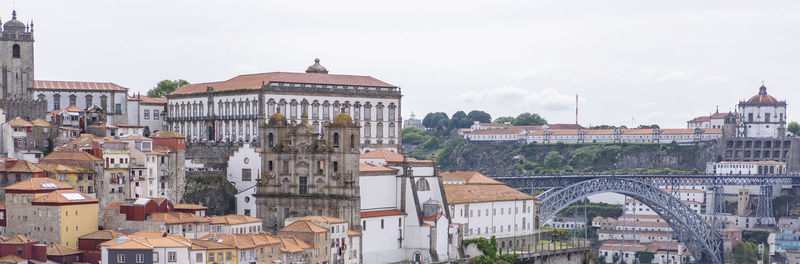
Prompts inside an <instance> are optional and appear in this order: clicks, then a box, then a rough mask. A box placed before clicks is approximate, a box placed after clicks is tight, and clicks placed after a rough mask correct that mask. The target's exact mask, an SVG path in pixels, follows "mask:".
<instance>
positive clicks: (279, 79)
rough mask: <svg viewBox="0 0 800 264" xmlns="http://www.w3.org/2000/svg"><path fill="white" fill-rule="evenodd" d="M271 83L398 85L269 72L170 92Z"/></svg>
mask: <svg viewBox="0 0 800 264" xmlns="http://www.w3.org/2000/svg"><path fill="white" fill-rule="evenodd" d="M269 83H303V84H324V85H346V86H367V87H386V88H395V87H397V86H394V85H391V84H388V83H385V82H383V81H380V80H378V79H375V78H373V77H370V76H359V75H341V74H320V73H294V72H267V73H256V74H245V75H239V76H236V77H233V78H231V79H229V80H227V81H220V82H208V83H195V84H187V85H184V86H181V87H180V88H178V89H176V90H175V91H174V92H172V93H170V95H178V94H193V93H205V92H206V87H208V86H211V87H213V88H214V91H233V90H253V89H260V88H261V85H262V84H269Z"/></svg>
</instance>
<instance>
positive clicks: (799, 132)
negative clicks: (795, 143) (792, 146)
mask: <svg viewBox="0 0 800 264" xmlns="http://www.w3.org/2000/svg"><path fill="white" fill-rule="evenodd" d="M786 130H788V131H789V132H791V133H792V134H793V135H795V136H800V124H798V123H797V121H792V122H789V126H787V127H786Z"/></svg>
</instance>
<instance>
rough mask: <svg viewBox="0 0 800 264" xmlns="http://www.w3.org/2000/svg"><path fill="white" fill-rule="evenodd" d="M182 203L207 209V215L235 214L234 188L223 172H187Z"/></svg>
mask: <svg viewBox="0 0 800 264" xmlns="http://www.w3.org/2000/svg"><path fill="white" fill-rule="evenodd" d="M182 202H183V203H191V204H201V205H203V206H206V207H208V215H226V214H235V213H236V187H233V185H232V184H231V183H230V182H228V179H227V178H226V177H225V174H224V171H187V172H186V193H184V196H183V200H182Z"/></svg>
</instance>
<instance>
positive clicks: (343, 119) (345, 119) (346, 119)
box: [333, 111, 353, 126]
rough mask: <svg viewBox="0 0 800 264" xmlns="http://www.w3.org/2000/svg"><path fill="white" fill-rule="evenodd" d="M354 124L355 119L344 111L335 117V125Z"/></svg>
mask: <svg viewBox="0 0 800 264" xmlns="http://www.w3.org/2000/svg"><path fill="white" fill-rule="evenodd" d="M352 123H353V117H352V116H350V115H348V114H347V113H345V112H344V111H342V112H340V113H338V114H336V116H334V117H333V124H334V125H338V126H344V125H350V124H352Z"/></svg>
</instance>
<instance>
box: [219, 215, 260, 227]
mask: <svg viewBox="0 0 800 264" xmlns="http://www.w3.org/2000/svg"><path fill="white" fill-rule="evenodd" d="M210 218H211V224H212V225H223V224H224V225H239V224H247V223H260V222H261V218H255V217H251V216H246V215H238V214H229V215H223V216H217V215H215V216H211V217H210Z"/></svg>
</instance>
